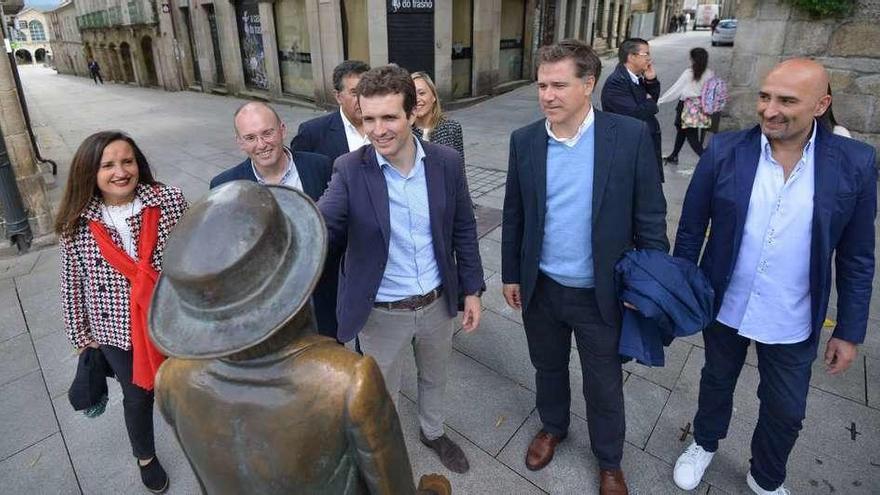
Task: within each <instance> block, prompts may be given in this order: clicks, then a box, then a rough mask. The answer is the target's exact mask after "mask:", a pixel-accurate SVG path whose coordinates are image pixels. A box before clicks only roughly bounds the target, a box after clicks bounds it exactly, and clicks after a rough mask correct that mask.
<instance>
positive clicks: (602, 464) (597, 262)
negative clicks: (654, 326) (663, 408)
mask: <svg viewBox="0 0 880 495" xmlns="http://www.w3.org/2000/svg"><path fill="white" fill-rule="evenodd" d="M537 58H538V100H539V103H540V105H541V109H542V111H543V112H544V115H546V119H542V120H539V121H537V122H535V123H533V124H531V125H528V126H526V127H523V128H521V129H518V130H516V131H514V133H513V134H512V135H511V137H510V156H509V168H508V172H507V190H506V194H505V197H504V220H503V224H502V234H501V265H502V267H501V268H502V280H503V283H504V287H503V290H504V297H505V299H506V300H507V304H509V305H510V306H511V307H512V308H514V309H521V310H522V312H523V323H524V326H525V332H526V337H527V339H528V345H529V355H530V357H531V360H532V364H533V365H534V367H535V370H536V373H535V385H536V387H537V398H536V401H537V407H538V413H539V414H540V416H541V423H542V428H541V430H540V431H539V432H538V433H537V435H536V436H535V438H534V439H533V440H532V442H531V444H530V445H529V448H528V452H527V453H526V467H528V468H529V469H531V470H538V469H541V468H543V467H544V466H546V465H547V464H548V463H549V462H550V461H551V460H552V458H553V454H554V452H555V449H556V446H557V444H558V443H559V442H560V441H562V440H563V439H565V437H566V435H567V434H568V426H569V420H570V415H569V410H570V406H571V391H570V385H569V376H568V363H569V356H570V354H571V334H572V331H574V335H575V339H576V341H577V347H578V354H579V355H580V360H581V364H582V370H583V375H584V377H583V378H584V396H585V397H586V402H587V425H588V427H589V430H590V442H591V444H592V450H593V454H594V455H595V456H596V458H597V460H598V463H599V469H600V470H599V485H600V492H601V493H602V494H603V495H609V494H625V493H627V486H626V482H625V480H624V477H623V472H622V471H621V469H620V461H621V458H622V457H623V440H624V436H625V429H626V428H625V421H624V409H623V376H622V372H621V362H620V356H619V355H618V352H617V349H618V342H619V340H620V328H621V327H620V324H621V312H620V304H619V302H618V296H617V293H616V290H615V287H614V265H615V264H616V263H617V261H618V259H620V257H621V255H622V254H623V253H624V252H626V251H627V250H630V249H633V248H639V249H658V250H661V251H664V252H666V251H668V250H669V241H668V240H667V238H666V200H665V199H664V197H663V191H662V189H661V187H660V181H659V178H658V177H657V160H656V158H655V154H654V145H653V142H652V141H651V136H650V134H649V133H648V128H647V126H646V125H645V124H644V123H643V122H640V121H638V120H636V119H633V118H631V117H624V116H620V115H614V114H610V113H606V112H599V111H596V110H595V109H594V108H593V106H592V102H591V101H592V100H591V95H592V92H593V89H594V87H595V84H596V80H598V78H599V73H600V71H601V68H602V64H601V62H600V61H599V57H598V56H597V55H596V53H595V52H594V51H593V49H592V48H591V47H590V46H589V45H586V44H584V43H583V42H581V41H577V40H565V41H562V42H560V43H559V44H556V45H551V46H546V47H543V48H541V50H539V52H538V55H537Z"/></svg>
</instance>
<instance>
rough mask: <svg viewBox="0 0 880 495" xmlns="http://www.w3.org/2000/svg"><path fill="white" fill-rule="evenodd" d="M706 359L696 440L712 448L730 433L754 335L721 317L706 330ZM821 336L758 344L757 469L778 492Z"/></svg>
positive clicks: (754, 466)
mask: <svg viewBox="0 0 880 495" xmlns="http://www.w3.org/2000/svg"><path fill="white" fill-rule="evenodd" d="M703 341H704V342H705V345H706V364H705V365H703V373H702V377H701V378H700V398H699V402H698V404H699V405H698V408H697V415H696V417H695V418H694V440H696V442H697V444H699V445H700V446H701V447H703V448H704V449H705V450H707V451H709V452H715V451H716V450H717V449H718V441H719V440H720V439H722V438H724V437H726V436H727V428H728V426H729V425H730V417H731V414H732V412H733V392H734V390H735V389H736V381H737V379H738V378H739V373H740V371H741V370H742V367H743V363H745V360H746V352H747V351H748V348H749V344H751V342H752V341H751V340H750V339H747V338H745V337H742V336H740V335H739V334H737V332H736V330H735V329H733V328H730V327H728V326H726V325H723V324H722V323H720V322H717V321H716V322H715V323H713V324H712V325H710V326H709V327H708V328H707V329H705V330H703ZM818 343H819V339H818V338H810V339H807V340H805V341H803V342H798V343H796V344H761V343H757V342H756V343H755V350H756V351H757V354H758V375H759V376H760V379H761V380H760V382H759V383H758V400H759V401H760V403H761V405H760V408H759V410H758V411H759V412H758V424H757V425H756V426H755V431H754V433H753V434H752V445H751V450H752V458H751V472H752V476H753V477H754V478H755V481H757V482H758V485H760V486H761V488H763V489H765V490H768V491H772V490H775V489H777V488H778V487H779V486H780V485H782V482H783V481H785V465H786V464H787V463H788V456H789V454H791V450H792V449H793V448H794V444H795V441H796V440H797V437H798V433H799V432H800V430H801V427H802V425H803V420H804V417H805V415H806V411H807V392H808V391H809V389H810V375H811V373H812V369H813V368H812V364H813V361H814V360H815V359H816V350H817V348H818Z"/></svg>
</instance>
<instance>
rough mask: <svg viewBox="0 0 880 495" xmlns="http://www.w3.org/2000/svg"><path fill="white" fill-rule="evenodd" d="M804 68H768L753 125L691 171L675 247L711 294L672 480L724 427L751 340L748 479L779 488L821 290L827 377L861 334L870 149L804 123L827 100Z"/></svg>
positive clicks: (869, 273) (817, 79)
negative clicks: (833, 302)
mask: <svg viewBox="0 0 880 495" xmlns="http://www.w3.org/2000/svg"><path fill="white" fill-rule="evenodd" d="M827 88H828V73H827V72H826V71H825V69H824V68H823V67H822V66H821V65H819V64H818V63H816V62H813V61H810V60H805V59H792V60H788V61H785V62H783V63H781V64H779V65H778V66H776V67H775V68H774V69H773V70H772V71H771V72H770V73H769V74H768V75H767V78H766V79H765V80H764V82H763V84H762V86H761V89H760V91H759V93H758V102H757V113H758V119H759V121H760V125H758V126H755V127H754V128H752V129H748V130H745V131H739V132H729V133H723V134H719V135H717V136H716V137H714V138H713V139H712V142H711V144H710V145H709V148H708V149H707V150H706V152H705V153H704V154H703V156H702V157H701V158H700V161H699V163H698V164H697V168H696V171H695V172H694V176H693V178H692V179H691V183H690V186H689V187H688V191H687V194H686V195H685V200H684V206H683V208H682V213H681V222H680V223H679V226H678V235H677V236H676V240H675V251H674V255H675V256H679V257H682V258H686V259H689V260H691V261H693V262H697V259H698V258H699V257H700V251H701V250H703V243H704V241H705V240H706V231H707V228H708V226H709V225H710V223H711V225H712V228H711V231H710V232H709V237H708V241H706V246H705V250H704V251H703V256H702V260H701V262H700V268H701V269H702V270H703V271H704V272H705V274H706V275H707V276H708V277H709V279H710V281H711V283H712V286H713V288H714V289H715V310H716V312H717V313H716V320H715V322H714V323H713V324H712V325H710V326H709V327H708V328H706V329H705V330H704V331H703V340H704V342H705V353H706V363H705V365H704V366H703V373H702V378H701V380H700V395H699V402H698V407H697V414H696V417H695V418H694V440H695V441H694V443H692V444H691V445H690V446H689V447H688V448H687V449H686V450H685V452H684V453H683V454H682V455H681V457H679V458H678V461H677V462H676V463H675V468H674V479H675V482H676V484H677V485H678V486H679V487H680V488H682V489H685V490H691V489H694V488H696V487H697V485H698V484H699V483H700V480H701V479H702V477H703V473H704V472H705V471H706V468H707V467H708V466H709V463H710V462H711V461H712V456H713V455H714V453H715V451H716V450H717V449H718V446H719V445H718V442H719V440H721V439H723V438H724V437H725V436H726V435H727V429H728V425H729V424H730V417H731V411H732V408H733V393H734V389H735V387H736V381H737V378H738V377H739V373H740V370H741V369H742V366H743V363H744V362H745V359H746V351H747V349H748V347H749V345H751V344H752V342H754V343H755V348H756V351H757V356H758V373H759V375H760V378H761V380H760V384H759V386H758V399H759V401H760V410H759V414H758V423H757V425H756V427H755V430H754V433H753V435H752V443H751V454H752V457H751V463H750V465H751V467H750V469H749V473H748V474H747V475H746V484H747V485H748V487H749V488H750V489H751V490H752V491H753V492H754V493H758V494H768V493H769V494H787V493H788V491H787V490H785V488H783V486H782V485H783V482H784V481H785V466H786V463H787V461H788V456H789V454H790V453H791V450H792V448H793V447H794V444H795V441H796V440H797V437H798V432H799V431H800V429H801V425H802V421H803V419H804V415H805V412H806V399H807V391H808V390H809V383H810V372H811V369H812V363H813V361H814V360H815V359H816V355H817V351H818V347H819V343H820V338H821V335H820V333H821V330H822V323H823V322H824V320H825V313H826V311H827V309H828V298H829V293H830V290H831V273H832V272H831V261H832V259H833V260H834V261H835V268H836V271H835V276H836V282H837V324H836V326H835V328H834V331H833V332H832V334H831V337H830V339H829V340H828V343H827V344H826V346H825V353H824V360H825V366H826V371H827V373H829V374H839V373H842V372H844V371H845V370H846V369H847V368H848V367H849V366H850V364H851V363H852V361H853V359H854V358H855V357H856V346H857V345H858V344H860V343H862V341H863V340H864V338H865V329H866V327H867V321H868V308H869V303H870V300H871V280H872V278H873V276H874V216H875V214H876V210H877V188H876V181H877V172H876V169H875V150H874V149H873V148H872V147H871V146H868V145H867V144H864V143H860V142H858V141H854V140H852V139H848V138H844V137H840V136H835V135H833V134H831V133H830V132H829V131H827V130H825V128H824V127H823V126H821V125H817V121H816V117H817V116H819V115H822V114H823V113H824V112H825V110H826V109H827V108H828V105H829V104H830V103H831V96H830V95H828V94H827Z"/></svg>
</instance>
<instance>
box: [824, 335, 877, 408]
mask: <svg viewBox="0 0 880 495" xmlns="http://www.w3.org/2000/svg"><path fill="white" fill-rule="evenodd" d="M821 338H822V340H821V342H820V343H819V349H818V351H817V354H818V356H817V357H816V360H815V361H813V375H812V377H811V378H810V386H812V387H815V388H818V389H819V390H823V391H825V392H830V393H832V394H835V395H839V396H841V397H846V398H847V399H851V400H854V401H856V402H858V403H860V404H865V357H864V356H862V355H858V356H857V357H856V359H855V360H854V361H853V363H852V365H851V366H850V367H849V369H848V370H846V371H844V372H843V373H841V374H839V375H829V374H828V373H827V372H826V371H825V359H824V354H825V344H826V343H827V342H828V340H829V339H830V338H831V332H822V337H821Z"/></svg>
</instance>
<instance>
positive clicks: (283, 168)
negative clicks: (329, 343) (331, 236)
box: [211, 102, 339, 338]
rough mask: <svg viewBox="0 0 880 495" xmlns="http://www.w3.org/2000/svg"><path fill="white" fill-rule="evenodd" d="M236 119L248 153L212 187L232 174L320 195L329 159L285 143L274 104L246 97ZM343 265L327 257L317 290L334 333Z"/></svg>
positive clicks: (324, 328) (323, 321)
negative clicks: (337, 293) (249, 100)
mask: <svg viewBox="0 0 880 495" xmlns="http://www.w3.org/2000/svg"><path fill="white" fill-rule="evenodd" d="M233 124H234V126H235V138H236V141H237V142H238V146H239V148H240V149H241V151H242V152H244V153H245V154H246V155H247V156H248V158H247V159H246V160H245V161H243V162H241V163H239V164H238V165H236V166H235V167H232V168H230V169H228V170H226V171H224V172H222V173H220V174H218V175H217V176H216V177H214V178H213V179H211V189H213V188H215V187H217V186H219V185H220V184H223V183H225V182H229V181H233V180H249V181H252V182H259V183H260V184H282V185H285V186H288V187H292V188H294V189H299V190H300V191H302V192H304V193H306V194H307V195H308V196H309V197H310V198H312V200H313V201H318V198H320V197H321V195H322V194H323V193H324V190H325V189H327V184H328V183H329V182H330V173H331V164H330V160H329V159H328V158H327V157H325V156H322V155H318V154H315V153H305V152H302V151H292V150H290V149H288V148H287V147H286V146H284V140H285V134H286V132H287V126H286V125H285V124H284V122H283V121H282V120H281V118H280V117H279V116H278V113H277V112H275V109H274V108H272V107H271V106H269V105H267V104H265V103H262V102H250V103H245V104H244V105H242V106H241V107H240V108H239V109H238V110H237V111H236V112H235V116H234V117H233ZM338 270H339V265H338V262H337V263H336V264H334V263H332V262H330V260H329V259H328V262H327V263H326V265H325V268H324V274H323V275H322V277H321V280H320V281H319V282H318V286H317V287H315V292H314V293H313V294H312V298H313V299H312V301H313V303H314V309H315V322H316V324H317V326H318V332H319V333H320V334H321V335H326V336H328V337H333V338H336V276H337V275H336V272H337V271H338Z"/></svg>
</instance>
